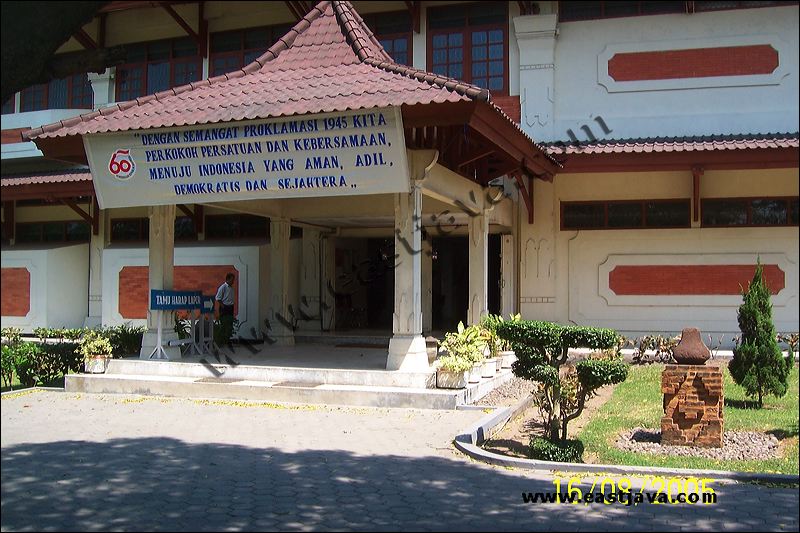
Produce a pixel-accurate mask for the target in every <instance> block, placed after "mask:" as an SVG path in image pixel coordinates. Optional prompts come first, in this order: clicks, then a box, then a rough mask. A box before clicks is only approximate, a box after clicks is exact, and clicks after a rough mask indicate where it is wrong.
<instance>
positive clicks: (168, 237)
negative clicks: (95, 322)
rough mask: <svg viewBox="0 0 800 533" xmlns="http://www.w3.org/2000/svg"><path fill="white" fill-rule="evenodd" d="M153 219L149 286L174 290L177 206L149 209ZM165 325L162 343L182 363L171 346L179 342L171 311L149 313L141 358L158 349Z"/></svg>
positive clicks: (178, 349) (148, 299)
mask: <svg viewBox="0 0 800 533" xmlns="http://www.w3.org/2000/svg"><path fill="white" fill-rule="evenodd" d="M148 210H149V217H150V248H149V259H150V262H149V267H148V273H149V278H150V279H149V282H150V289H161V290H172V276H173V269H174V268H175V266H174V265H175V206H174V205H157V206H153V207H150V208H148ZM147 307H148V308H149V307H150V291H149V290H148V291H147ZM159 320H160V321H161V342H162V346H164V350H165V351H166V353H167V357H168V358H169V359H180V358H181V350H180V347H179V346H168V345H167V343H168V342H169V341H170V340H174V339H177V338H178V335H177V334H176V333H175V323H174V320H173V318H172V312H171V311H150V310H149V309H148V311H147V332H146V333H145V334H144V337H143V338H142V349H141V351H140V352H139V357H140V358H142V359H147V358H148V357H149V356H150V354H151V353H152V352H153V349H154V348H155V347H156V338H157V333H156V331H157V330H158V323H159Z"/></svg>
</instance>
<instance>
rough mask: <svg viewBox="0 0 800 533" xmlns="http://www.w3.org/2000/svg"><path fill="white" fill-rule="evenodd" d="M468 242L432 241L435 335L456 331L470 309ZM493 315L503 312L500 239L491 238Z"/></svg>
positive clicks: (456, 239) (462, 239) (460, 239)
mask: <svg viewBox="0 0 800 533" xmlns="http://www.w3.org/2000/svg"><path fill="white" fill-rule="evenodd" d="M468 245H469V242H468V240H467V237H439V238H434V239H433V241H432V246H433V251H434V254H435V255H434V257H435V259H434V261H433V287H432V289H433V291H432V292H433V302H432V303H433V305H432V311H433V317H432V326H433V329H434V330H435V331H455V329H456V327H457V326H458V323H459V322H461V321H466V319H467V310H468V309H469V249H468ZM488 255H489V257H488V259H489V265H488V267H489V268H488V269H489V272H488V276H489V287H488V288H489V291H488V292H489V294H488V297H489V301H488V308H489V312H490V313H499V312H500V283H499V280H500V235H489V252H488Z"/></svg>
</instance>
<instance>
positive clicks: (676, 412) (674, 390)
mask: <svg viewBox="0 0 800 533" xmlns="http://www.w3.org/2000/svg"><path fill="white" fill-rule="evenodd" d="M661 392H662V393H663V394H664V417H663V418H662V419H661V443H662V444H669V445H676V446H703V447H706V448H721V447H722V428H723V424H722V406H723V403H724V397H723V392H722V370H721V369H720V368H719V367H712V366H701V365H667V366H666V368H665V369H664V373H663V374H661Z"/></svg>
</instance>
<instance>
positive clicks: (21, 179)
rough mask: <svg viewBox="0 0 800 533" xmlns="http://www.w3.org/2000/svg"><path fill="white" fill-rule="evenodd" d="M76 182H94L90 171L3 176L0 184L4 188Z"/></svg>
mask: <svg viewBox="0 0 800 533" xmlns="http://www.w3.org/2000/svg"><path fill="white" fill-rule="evenodd" d="M74 181H92V175H91V173H90V172H89V171H88V170H62V171H60V172H48V173H46V174H29V175H24V176H22V175H20V176H3V179H2V180H0V184H1V185H2V186H3V187H11V186H17V187H18V186H23V185H39V184H42V183H68V182H74Z"/></svg>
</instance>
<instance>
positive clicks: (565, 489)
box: [553, 475, 717, 505]
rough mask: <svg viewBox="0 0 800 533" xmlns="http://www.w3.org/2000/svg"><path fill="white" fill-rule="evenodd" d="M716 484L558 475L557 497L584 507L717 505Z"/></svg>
mask: <svg viewBox="0 0 800 533" xmlns="http://www.w3.org/2000/svg"><path fill="white" fill-rule="evenodd" d="M714 482H715V480H714V479H711V478H702V477H666V476H610V475H606V476H603V475H598V476H593V477H592V478H584V477H581V476H578V475H573V476H570V477H562V476H559V475H556V476H554V478H553V485H554V488H555V491H554V493H553V494H554V495H556V497H557V499H558V500H559V501H558V503H571V504H584V505H588V504H590V503H604V504H606V505H610V504H614V503H620V504H623V505H639V504H642V503H649V504H654V505H665V504H666V505H678V504H689V505H711V504H715V503H717V493H716V491H715V490H714V488H713V486H712V485H713V484H714ZM587 487H589V488H588V490H587Z"/></svg>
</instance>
